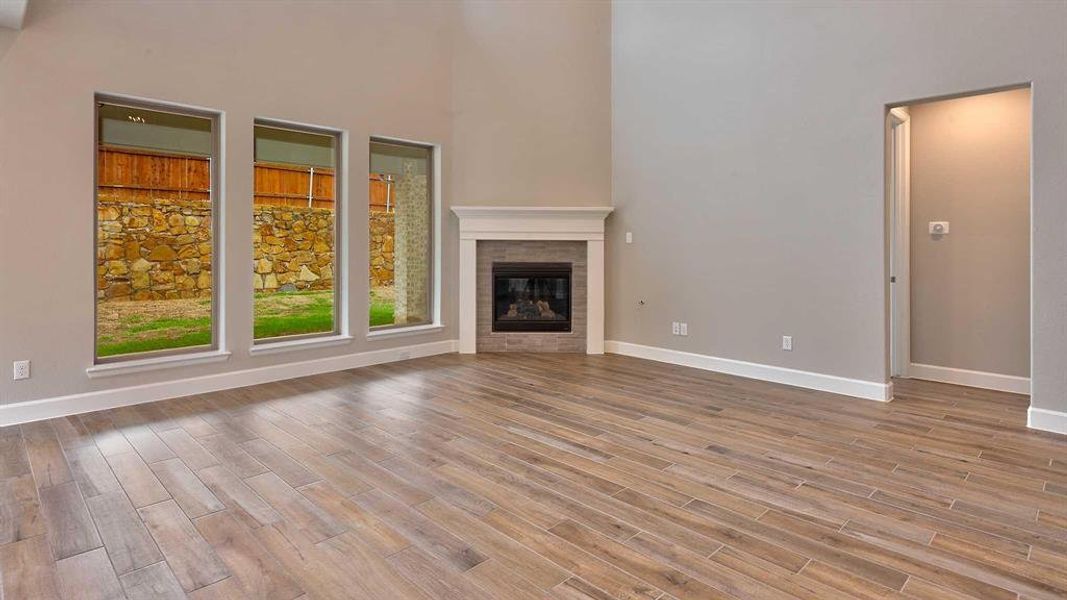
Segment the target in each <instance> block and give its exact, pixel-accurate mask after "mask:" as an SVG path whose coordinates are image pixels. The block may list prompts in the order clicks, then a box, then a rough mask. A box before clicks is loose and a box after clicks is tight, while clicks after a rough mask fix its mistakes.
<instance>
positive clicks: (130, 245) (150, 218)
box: [96, 200, 212, 300]
mask: <svg viewBox="0 0 1067 600" xmlns="http://www.w3.org/2000/svg"><path fill="white" fill-rule="evenodd" d="M96 214H97V227H98V235H97V249H96V252H97V270H96V294H97V297H98V298H100V299H104V300H166V299H175V298H196V297H199V296H204V297H210V296H211V254H212V246H211V211H210V209H209V208H208V206H207V204H206V203H204V202H202V201H187V200H157V201H154V202H153V203H152V204H145V203H142V202H118V201H108V200H103V201H101V202H99V203H98V204H97V209H96Z"/></svg>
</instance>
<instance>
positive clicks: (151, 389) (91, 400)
mask: <svg viewBox="0 0 1067 600" xmlns="http://www.w3.org/2000/svg"><path fill="white" fill-rule="evenodd" d="M455 351H456V340H445V341H442V342H430V343H427V344H415V345H411V346H401V347H399V348H388V349H384V350H371V351H368V352H358V353H355V354H345V355H341V356H330V357H327V358H320V359H315V360H307V361H301V362H295V363H287V364H282V365H272V366H269V367H258V368H255V369H246V370H243V371H234V372H230V373H217V374H214V375H205V376H203V377H193V378H191V379H179V380H175V381H162V382H159V383H149V384H145V385H138V386H131V387H124V388H118V389H111V390H100V391H96V392H86V393H83V394H72V395H70V396H60V397H56V398H45V399H43V400H30V401H28V402H17V403H15V404H4V405H0V426H7V425H15V424H17V423H28V422H30V421H39V420H41V419H51V418H54V417H62V416H66V415H76V414H80V413H86V412H92V411H95V410H104V409H108V408H116V407H119V406H129V405H132V404H142V403H144V402H155V401H156V400H166V399H168V398H179V397H181V396H189V395H191V394H204V393H207V392H217V391H219V390H227V389H231V388H237V387H244V386H248V385H256V384H260V383H269V382H271V381H279V380H282V379H292V378H294V377H305V376H307V375H317V374H319V373H330V372H333V371H342V370H345V369H354V368H357V367H366V366H369V365H377V364H382V363H387V362H395V361H399V360H407V359H409V358H419V357H422V356H432V355H435V354H448V353H450V352H455Z"/></svg>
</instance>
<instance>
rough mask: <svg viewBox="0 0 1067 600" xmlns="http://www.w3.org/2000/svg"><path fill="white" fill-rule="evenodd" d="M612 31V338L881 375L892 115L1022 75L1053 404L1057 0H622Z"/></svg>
mask: <svg viewBox="0 0 1067 600" xmlns="http://www.w3.org/2000/svg"><path fill="white" fill-rule="evenodd" d="M612 36H613V46H612V48H613V51H612V61H613V72H612V86H613V90H612V106H613V115H612V121H613V126H612V147H613V163H612V165H613V177H612V194H613V198H614V203H615V206H616V211H615V214H614V215H613V216H612V218H611V219H610V221H609V242H608V244H609V254H610V258H609V264H608V285H609V289H608V291H607V298H608V299H609V303H608V323H607V332H608V337H609V339H615V340H622V341H627V342H634V343H640V344H648V345H652V346H660V347H666V348H674V349H679V350H686V351H691V352H697V353H702V354H709V355H714V356H719V357H726V358H732V359H740V360H747V361H754V362H758V363H765V364H771V365H779V366H783V367H791V368H796V369H803V370H807V371H815V372H820V373H827V374H831V375H838V376H844V377H851V378H857V379H862V380H868V381H876V382H882V381H886V379H887V371H888V363H887V354H888V353H887V339H888V321H887V318H886V313H887V310H886V307H887V298H888V290H887V287H888V282H887V260H886V257H887V254H886V240H887V236H886V219H885V215H886V204H885V187H884V182H885V180H884V174H885V127H884V124H885V105H886V104H887V103H896V102H904V101H909V100H915V99H919V98H929V97H934V96H939V95H945V94H951V93H959V92H964V91H969V90H979V89H989V88H993V87H997V86H1003V85H1007V84H1014V83H1022V82H1027V81H1032V82H1033V100H1034V133H1033V147H1034V155H1033V156H1034V160H1033V193H1034V200H1033V201H1034V214H1033V217H1034V222H1035V223H1036V224H1037V225H1036V227H1035V229H1034V232H1033V243H1034V250H1035V272H1034V278H1033V284H1034V339H1033V342H1034V363H1033V365H1034V366H1033V394H1034V397H1033V404H1034V405H1035V406H1038V407H1042V408H1048V409H1053V410H1065V409H1067V369H1065V368H1064V365H1063V360H1064V357H1065V356H1067V335H1065V332H1067V260H1065V259H1064V257H1067V235H1065V227H1067V202H1064V197H1065V196H1067V68H1065V64H1067V43H1065V42H1064V39H1065V38H1067V4H1065V3H1062V2H1045V3H1037V2H1033V3H1027V2H1000V3H998V2H983V3H964V2H922V3H899V2H864V3H848V4H847V6H846V5H845V4H830V3H818V4H816V3H791V4H783V3H734V2H714V3H683V2H678V3H664V2H656V3H651V2H649V3H644V2H626V3H618V4H616V5H615V6H614V12H613V30H612ZM626 231H633V232H634V243H633V244H631V245H626V244H624V243H623V235H624V233H625V232H626ZM640 299H644V300H645V301H646V304H645V305H644V307H639V306H638V304H637V302H638V300H640ZM671 321H687V322H688V323H689V336H688V337H675V336H672V335H671V334H670V323H671ZM783 334H787V335H792V336H794V339H793V342H794V350H793V351H792V352H784V351H782V350H780V347H781V336H782V335H783Z"/></svg>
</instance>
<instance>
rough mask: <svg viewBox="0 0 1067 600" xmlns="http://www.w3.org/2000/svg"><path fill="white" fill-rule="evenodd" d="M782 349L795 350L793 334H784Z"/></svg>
mask: <svg viewBox="0 0 1067 600" xmlns="http://www.w3.org/2000/svg"><path fill="white" fill-rule="evenodd" d="M782 350H790V351H792V350H793V336H791V335H783V336H782Z"/></svg>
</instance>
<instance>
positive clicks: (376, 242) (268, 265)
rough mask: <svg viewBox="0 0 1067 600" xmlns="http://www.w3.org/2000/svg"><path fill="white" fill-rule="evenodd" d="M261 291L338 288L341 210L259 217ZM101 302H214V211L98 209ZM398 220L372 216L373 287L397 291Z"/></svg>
mask: <svg viewBox="0 0 1067 600" xmlns="http://www.w3.org/2000/svg"><path fill="white" fill-rule="evenodd" d="M254 213H255V214H254V226H255V231H254V233H253V243H254V244H255V247H254V253H255V254H254V264H253V275H252V281H253V286H254V288H255V289H256V291H262V292H271V291H294V290H327V289H331V288H332V287H333V258H334V257H333V243H334V242H333V240H334V235H333V231H334V230H333V228H334V218H333V215H334V213H333V210H331V209H324V208H295V207H278V206H257V207H255V209H254ZM97 220H98V227H99V235H98V236H97V297H98V298H99V299H102V300H168V299H175V298H197V297H205V298H207V297H210V296H211V254H212V251H213V249H212V244H211V210H210V208H209V207H208V205H207V203H205V202H203V201H199V200H192V201H190V200H161V199H156V200H153V201H152V203H151V204H148V203H144V202H129V201H120V200H114V199H112V200H108V199H101V200H100V201H99V203H98V205H97ZM394 235H395V227H394V213H391V212H390V213H387V212H383V211H371V212H370V260H371V268H370V283H371V286H372V287H389V286H392V285H393V274H394V269H395V267H394V263H395V260H394V247H393V246H394Z"/></svg>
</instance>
